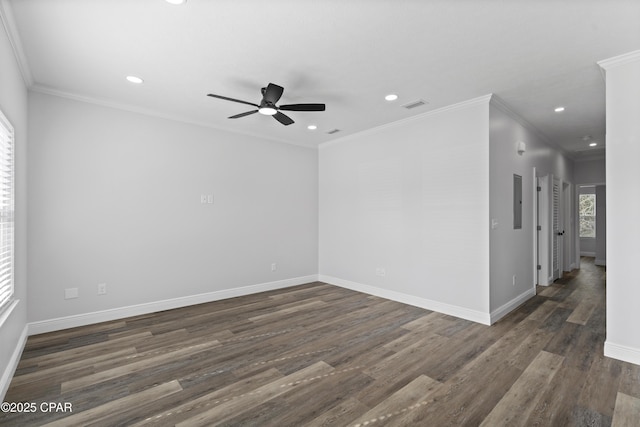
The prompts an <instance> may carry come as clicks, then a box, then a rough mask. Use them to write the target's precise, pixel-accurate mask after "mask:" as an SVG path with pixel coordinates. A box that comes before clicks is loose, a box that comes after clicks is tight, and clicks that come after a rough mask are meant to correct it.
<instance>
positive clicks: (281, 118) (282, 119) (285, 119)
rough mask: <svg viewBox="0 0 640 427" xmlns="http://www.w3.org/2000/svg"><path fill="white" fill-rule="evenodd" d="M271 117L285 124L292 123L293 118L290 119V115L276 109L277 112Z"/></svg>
mask: <svg viewBox="0 0 640 427" xmlns="http://www.w3.org/2000/svg"><path fill="white" fill-rule="evenodd" d="M273 118H274V119H276V120H277V121H279V122H280V123H282V124H283V125H285V126H289V125H290V124H291V123H293V120H291V117H289V116H287V115H285V114H282V113H281V112H280V111H278V112H277V113H275V114H274V115H273Z"/></svg>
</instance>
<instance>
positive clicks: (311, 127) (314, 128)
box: [307, 125, 318, 130]
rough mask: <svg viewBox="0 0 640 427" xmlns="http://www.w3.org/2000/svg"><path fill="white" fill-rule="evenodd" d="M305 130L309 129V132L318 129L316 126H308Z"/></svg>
mask: <svg viewBox="0 0 640 427" xmlns="http://www.w3.org/2000/svg"><path fill="white" fill-rule="evenodd" d="M307 129H309V130H316V129H318V126H316V125H309V126H307Z"/></svg>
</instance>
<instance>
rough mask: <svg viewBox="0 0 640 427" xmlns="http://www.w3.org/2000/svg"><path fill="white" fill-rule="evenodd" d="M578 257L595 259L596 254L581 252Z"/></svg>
mask: <svg viewBox="0 0 640 427" xmlns="http://www.w3.org/2000/svg"><path fill="white" fill-rule="evenodd" d="M580 256H588V257H595V256H596V253H595V252H582V251H580Z"/></svg>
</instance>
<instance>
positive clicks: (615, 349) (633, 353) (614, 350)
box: [604, 341, 640, 365]
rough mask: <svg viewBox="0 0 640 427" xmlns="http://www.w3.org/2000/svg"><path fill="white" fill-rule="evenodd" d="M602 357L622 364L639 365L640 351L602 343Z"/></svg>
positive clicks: (608, 342)
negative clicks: (616, 360) (620, 361)
mask: <svg viewBox="0 0 640 427" xmlns="http://www.w3.org/2000/svg"><path fill="white" fill-rule="evenodd" d="M604 355H605V356H607V357H611V358H614V359H618V360H622V361H623V362H629V363H633V364H635V365H640V349H638V348H633V347H627V346H625V345H620V344H614V343H612V342H611V341H605V342H604Z"/></svg>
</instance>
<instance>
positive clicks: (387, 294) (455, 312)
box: [318, 274, 491, 325]
mask: <svg viewBox="0 0 640 427" xmlns="http://www.w3.org/2000/svg"><path fill="white" fill-rule="evenodd" d="M318 280H319V281H321V282H324V283H328V284H330V285H334V286H340V287H342V288H347V289H351V290H353V291H358V292H363V293H366V294H369V295H375V296H377V297H381V298H386V299H389V300H392V301H396V302H400V303H403V304H408V305H412V306H414V307H420V308H424V309H426V310H432V311H437V312H439V313H444V314H448V315H450V316H455V317H459V318H461V319H465V320H470V321H472V322H476V323H482V324H483V325H490V324H491V323H490V322H491V319H490V315H489V313H484V312H482V311H478V310H472V309H469V308H465V307H460V306H457V305H452V304H447V303H444V302H440V301H433V300H429V299H426V298H421V297H417V296H414V295H409V294H405V293H402V292H396V291H390V290H388V289H382V288H378V287H375V286H370V285H364V284H362V283H357V282H352V281H350V280H344V279H339V278H337V277H332V276H326V275H323V274H321V275H320V276H319V279H318Z"/></svg>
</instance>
